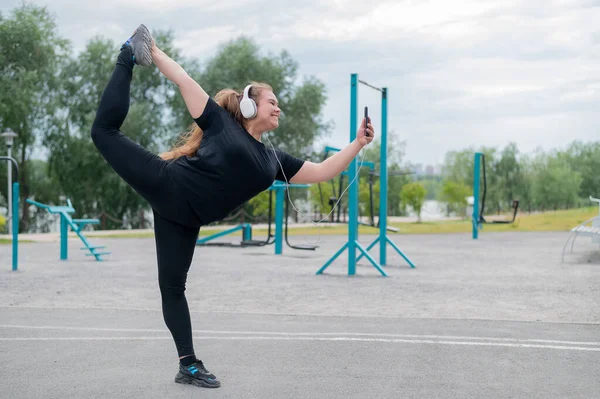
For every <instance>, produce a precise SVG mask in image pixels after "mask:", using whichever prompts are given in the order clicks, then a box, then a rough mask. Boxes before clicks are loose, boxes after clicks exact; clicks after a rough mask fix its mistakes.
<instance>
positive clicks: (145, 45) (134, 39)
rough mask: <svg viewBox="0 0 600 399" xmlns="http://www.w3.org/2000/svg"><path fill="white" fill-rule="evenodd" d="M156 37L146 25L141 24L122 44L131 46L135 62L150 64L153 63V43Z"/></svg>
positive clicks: (143, 64)
mask: <svg viewBox="0 0 600 399" xmlns="http://www.w3.org/2000/svg"><path fill="white" fill-rule="evenodd" d="M153 41H154V39H153V38H152V35H151V34H150V31H149V30H148V28H147V27H146V25H144V24H141V25H140V26H138V28H137V29H136V30H135V32H133V35H132V36H131V37H130V38H129V39H127V41H126V42H125V43H124V44H123V46H121V49H122V48H123V47H124V46H129V47H131V51H132V52H133V62H135V63H136V64H138V65H139V66H148V65H150V64H152V43H153Z"/></svg>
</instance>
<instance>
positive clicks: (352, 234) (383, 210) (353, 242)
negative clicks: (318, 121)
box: [317, 74, 415, 276]
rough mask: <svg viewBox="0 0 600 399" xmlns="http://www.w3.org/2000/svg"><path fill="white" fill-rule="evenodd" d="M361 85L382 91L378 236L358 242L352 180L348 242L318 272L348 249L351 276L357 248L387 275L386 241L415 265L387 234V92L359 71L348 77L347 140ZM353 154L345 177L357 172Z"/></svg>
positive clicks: (352, 133)
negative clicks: (372, 251) (374, 250)
mask: <svg viewBox="0 0 600 399" xmlns="http://www.w3.org/2000/svg"><path fill="white" fill-rule="evenodd" d="M359 83H360V84H363V85H365V86H367V87H370V88H371V89H375V90H377V91H379V92H381V118H382V121H381V154H380V165H379V174H380V176H379V179H380V189H379V201H380V202H379V235H378V236H377V238H376V239H375V240H374V241H373V242H372V243H371V244H370V245H369V246H368V247H367V248H366V249H365V248H363V247H362V245H361V244H360V243H359V242H358V184H356V182H355V183H353V184H352V185H351V186H350V188H349V189H348V191H349V196H348V219H349V220H348V241H347V242H346V243H345V244H344V245H343V246H342V247H341V248H340V249H339V250H338V251H337V252H336V253H335V254H334V255H333V256H332V257H331V258H330V259H329V260H328V261H327V262H326V263H325V264H324V265H323V266H322V267H321V268H320V269H319V270H318V271H317V274H322V273H323V272H324V271H325V269H327V267H329V265H331V264H332V263H333V262H334V261H335V260H336V259H337V258H338V257H339V256H340V255H341V254H342V253H344V252H345V251H346V250H347V251H348V275H349V276H353V275H355V274H356V263H357V260H358V259H360V257H359V258H357V257H356V252H357V250H358V251H359V252H360V253H361V254H362V256H365V257H366V258H367V259H368V260H369V262H370V263H371V264H372V265H373V267H375V268H376V269H377V270H378V271H379V273H381V275H383V276H387V273H386V272H385V271H384V270H383V269H382V266H385V265H386V263H387V244H390V245H391V246H392V248H394V249H395V250H396V252H398V254H399V255H400V256H402V258H404V260H405V261H406V262H407V263H408V264H409V265H410V266H411V267H412V268H414V267H415V265H414V264H413V263H412V262H411V261H410V259H408V257H406V255H405V254H404V253H403V252H402V251H401V250H400V248H398V247H397V246H396V244H394V242H393V241H392V240H391V239H390V238H389V237H388V236H387V189H388V188H387V182H388V173H387V100H388V91H387V88H378V87H375V86H372V85H370V84H368V83H366V82H364V81H362V80H359V79H358V74H352V75H351V76H350V142H353V141H354V140H355V139H356V132H357V130H358V85H359ZM356 158H357V157H355V158H354V159H353V160H352V162H351V163H350V167H349V168H348V170H347V172H348V176H356V174H357V172H358V168H357V166H358V161H357V159H356ZM376 244H379V263H378V262H376V261H375V259H373V257H372V256H371V255H370V254H369V253H368V251H369V250H370V249H371V248H373V247H374V246H375V245H376Z"/></svg>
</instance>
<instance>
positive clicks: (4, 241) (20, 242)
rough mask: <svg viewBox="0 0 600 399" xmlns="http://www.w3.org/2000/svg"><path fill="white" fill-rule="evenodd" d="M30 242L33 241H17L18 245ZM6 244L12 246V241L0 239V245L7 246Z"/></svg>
mask: <svg viewBox="0 0 600 399" xmlns="http://www.w3.org/2000/svg"><path fill="white" fill-rule="evenodd" d="M30 242H35V241H31V240H19V244H22V243H30ZM8 244H12V240H9V239H8V238H0V245H8Z"/></svg>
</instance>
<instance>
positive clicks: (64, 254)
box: [60, 214, 69, 260]
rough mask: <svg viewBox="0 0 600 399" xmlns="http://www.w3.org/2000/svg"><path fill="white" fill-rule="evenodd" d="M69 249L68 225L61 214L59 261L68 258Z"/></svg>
mask: <svg viewBox="0 0 600 399" xmlns="http://www.w3.org/2000/svg"><path fill="white" fill-rule="evenodd" d="M68 248H69V224H68V223H67V219H66V218H65V217H64V216H63V215H62V214H61V215H60V259H61V260H65V259H67V258H68Z"/></svg>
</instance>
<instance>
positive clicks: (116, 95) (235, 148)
mask: <svg viewBox="0 0 600 399" xmlns="http://www.w3.org/2000/svg"><path fill="white" fill-rule="evenodd" d="M152 63H154V64H155V65H156V66H157V67H158V69H159V70H160V72H161V73H162V74H164V75H165V77H167V78H168V79H169V80H170V81H172V82H173V83H174V84H175V85H177V86H178V88H179V90H180V92H181V95H182V96H183V99H184V101H185V103H186V106H187V108H188V110H189V112H190V115H191V116H192V118H193V119H194V121H195V126H194V127H193V128H192V129H191V130H190V132H188V133H187V134H186V135H184V136H183V142H182V144H181V145H179V146H177V147H175V148H174V149H172V150H171V151H169V152H167V153H164V154H161V156H158V155H156V154H153V153H150V152H149V151H147V150H146V149H144V148H142V147H141V146H139V145H138V144H136V143H134V142H133V141H131V140H130V139H128V138H127V137H125V136H124V135H123V134H122V133H121V132H120V131H119V129H120V127H121V125H122V124H123V121H124V120H125V117H126V116H127V112H128V109H129V90H130V84H131V78H132V73H133V67H134V65H136V64H137V65H140V66H148V65H151V64H152ZM279 115H280V109H279V107H278V102H277V97H276V96H275V94H274V93H273V90H272V89H271V87H270V86H268V85H266V84H263V83H258V84H252V85H249V86H248V87H246V89H245V90H244V92H243V93H238V92H236V91H234V90H229V89H227V90H222V91H220V92H219V93H218V94H217V95H216V96H215V98H214V100H213V99H212V98H211V97H209V96H208V94H207V93H206V92H205V91H204V90H203V89H202V87H200V85H199V84H198V83H197V82H195V81H194V80H193V79H192V78H190V77H189V76H188V74H187V73H186V72H185V71H184V70H183V68H181V66H179V65H178V64H177V63H176V62H175V61H173V60H172V59H171V58H169V57H168V56H167V55H166V54H165V53H163V52H162V51H161V50H160V49H159V48H158V47H157V46H156V44H155V43H154V40H153V39H152V36H151V35H150V32H149V31H148V29H147V28H146V27H145V26H144V25H140V26H139V27H138V28H137V29H136V31H135V32H134V34H133V35H132V37H131V38H130V39H129V40H127V41H126V42H125V44H123V46H122V47H121V52H120V54H119V55H118V57H117V62H116V67H115V69H114V71H113V73H112V76H111V78H110V81H109V82H108V85H107V86H106V88H105V90H104V93H103V94H102V98H101V99H100V104H99V107H98V111H97V113H96V119H95V121H94V124H93V127H92V132H91V134H92V140H93V142H94V144H95V145H96V147H97V148H98V150H99V151H100V153H101V154H102V156H103V157H104V159H105V160H106V161H107V162H108V163H109V164H110V166H111V167H112V168H113V169H114V170H115V172H116V173H117V174H118V175H119V176H120V177H121V178H122V179H123V180H125V181H126V182H127V183H128V184H129V185H130V186H131V187H132V188H133V189H134V190H136V191H137V192H138V193H139V194H140V195H141V196H142V197H144V199H146V200H147V201H148V203H149V204H150V206H151V207H152V210H153V214H154V232H155V241H156V251H157V257H158V281H159V287H160V293H161V297H162V311H163V317H164V321H165V324H166V325H167V327H168V328H169V331H170V332H171V335H172V336H173V340H174V342H175V346H176V348H177V352H178V355H179V363H180V364H179V372H178V373H177V375H176V377H175V381H176V382H178V383H185V384H194V385H197V386H204V387H209V388H216V387H219V386H220V382H219V381H218V380H217V378H216V377H215V376H214V375H213V374H211V373H210V372H209V371H208V370H206V368H205V367H204V365H203V363H202V361H201V360H199V359H197V358H196V355H195V352H194V347H193V343H192V326H191V322H190V313H189V309H188V305H187V301H186V298H185V294H184V292H185V284H186V279H187V273H188V270H189V267H190V264H191V261H192V257H193V253H194V249H195V247H196V240H197V238H198V233H199V230H200V226H202V225H206V224H208V223H211V222H214V221H217V220H221V219H222V218H224V217H225V216H227V214H228V213H229V212H231V211H232V210H234V209H235V208H237V207H238V206H240V205H241V204H243V203H244V202H246V201H248V200H249V199H250V198H252V197H254V196H255V195H257V194H258V193H260V192H262V191H264V190H266V189H267V188H268V187H269V186H270V185H271V184H272V183H273V181H274V180H281V181H286V182H292V183H317V182H321V181H327V180H329V179H331V178H333V177H334V176H336V175H338V174H339V173H341V172H342V171H343V170H345V169H346V168H347V167H348V165H349V164H350V162H351V161H352V159H353V158H354V157H355V156H356V155H357V154H358V152H359V151H360V150H361V148H363V147H364V146H365V145H367V144H368V143H370V142H371V141H372V140H373V136H374V135H373V127H372V126H371V125H370V124H369V126H368V128H367V132H366V133H367V134H365V129H364V121H363V123H362V124H361V126H362V127H361V128H360V129H359V131H358V134H357V139H356V141H355V142H353V143H351V144H349V145H348V146H347V147H346V148H344V149H343V150H342V151H340V152H338V153H337V154H335V155H334V156H333V157H331V158H329V159H327V160H326V161H323V162H322V163H318V164H317V163H312V162H308V161H303V160H300V159H298V158H295V157H293V156H291V155H289V154H286V153H285V152H283V151H279V150H276V149H274V148H271V149H269V148H267V147H266V146H265V145H264V144H263V143H262V142H261V138H262V134H263V133H265V132H267V131H270V130H273V129H275V128H276V127H277V126H278V124H279Z"/></svg>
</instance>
